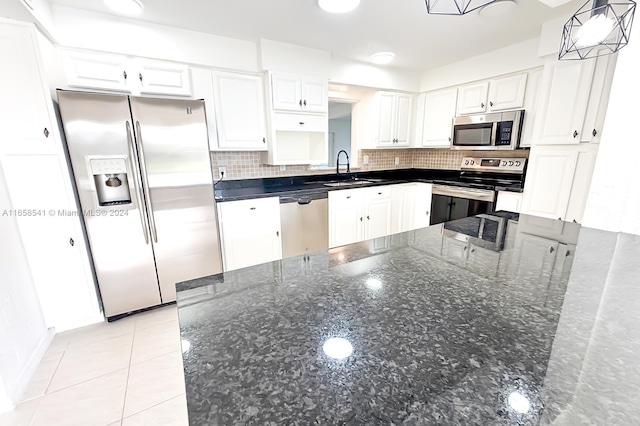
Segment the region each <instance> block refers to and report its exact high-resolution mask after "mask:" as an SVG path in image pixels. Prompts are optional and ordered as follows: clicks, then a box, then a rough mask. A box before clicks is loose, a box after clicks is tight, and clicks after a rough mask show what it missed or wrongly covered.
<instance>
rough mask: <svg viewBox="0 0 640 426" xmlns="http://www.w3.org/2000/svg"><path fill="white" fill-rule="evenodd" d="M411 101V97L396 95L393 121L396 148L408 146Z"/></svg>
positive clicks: (401, 94)
mask: <svg viewBox="0 0 640 426" xmlns="http://www.w3.org/2000/svg"><path fill="white" fill-rule="evenodd" d="M412 101H413V96H411V95H407V94H403V93H398V94H397V96H396V104H395V119H394V124H395V126H394V127H395V139H396V143H395V145H396V146H409V142H410V141H409V137H410V134H411V106H412V103H413V102H412Z"/></svg>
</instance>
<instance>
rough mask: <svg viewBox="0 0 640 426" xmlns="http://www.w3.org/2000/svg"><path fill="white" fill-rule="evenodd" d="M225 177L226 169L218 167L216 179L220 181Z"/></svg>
mask: <svg viewBox="0 0 640 426" xmlns="http://www.w3.org/2000/svg"><path fill="white" fill-rule="evenodd" d="M226 175H227V168H226V167H218V178H219V179H222V178H223V177H225V176H226Z"/></svg>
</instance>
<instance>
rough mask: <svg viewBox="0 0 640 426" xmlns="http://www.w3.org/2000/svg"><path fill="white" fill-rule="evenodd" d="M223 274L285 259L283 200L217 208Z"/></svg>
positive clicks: (267, 199) (276, 198) (239, 202)
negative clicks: (282, 227) (282, 225)
mask: <svg viewBox="0 0 640 426" xmlns="http://www.w3.org/2000/svg"><path fill="white" fill-rule="evenodd" d="M218 221H219V226H220V234H221V238H220V240H221V241H222V258H223V262H224V270H225V271H232V270H234V269H240V268H245V267H247V266H252V265H258V264H260V263H266V262H271V261H274V260H279V259H282V239H281V235H280V198H279V197H270V198H259V199H253V200H241V201H229V202H226V203H219V204H218Z"/></svg>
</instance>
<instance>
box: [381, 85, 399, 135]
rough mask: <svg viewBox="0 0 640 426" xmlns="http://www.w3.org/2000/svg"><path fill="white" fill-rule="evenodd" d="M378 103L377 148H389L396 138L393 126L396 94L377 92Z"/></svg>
mask: <svg viewBox="0 0 640 426" xmlns="http://www.w3.org/2000/svg"><path fill="white" fill-rule="evenodd" d="M378 102H379V109H378V146H391V145H393V143H394V142H393V141H394V139H395V138H396V136H395V126H394V125H395V123H394V118H395V105H396V94H395V93H390V92H379V93H378Z"/></svg>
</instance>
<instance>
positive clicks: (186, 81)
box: [135, 61, 192, 96]
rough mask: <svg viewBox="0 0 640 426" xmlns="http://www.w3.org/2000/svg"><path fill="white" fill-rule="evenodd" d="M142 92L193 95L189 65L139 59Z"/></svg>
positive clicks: (139, 78)
mask: <svg viewBox="0 0 640 426" xmlns="http://www.w3.org/2000/svg"><path fill="white" fill-rule="evenodd" d="M136 64H137V68H138V70H137V71H138V74H137V76H136V77H135V78H137V79H138V81H139V82H140V93H142V94H154V95H175V96H191V93H192V91H191V79H190V74H189V67H188V66H187V65H181V64H171V63H167V62H156V61H137V62H136Z"/></svg>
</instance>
